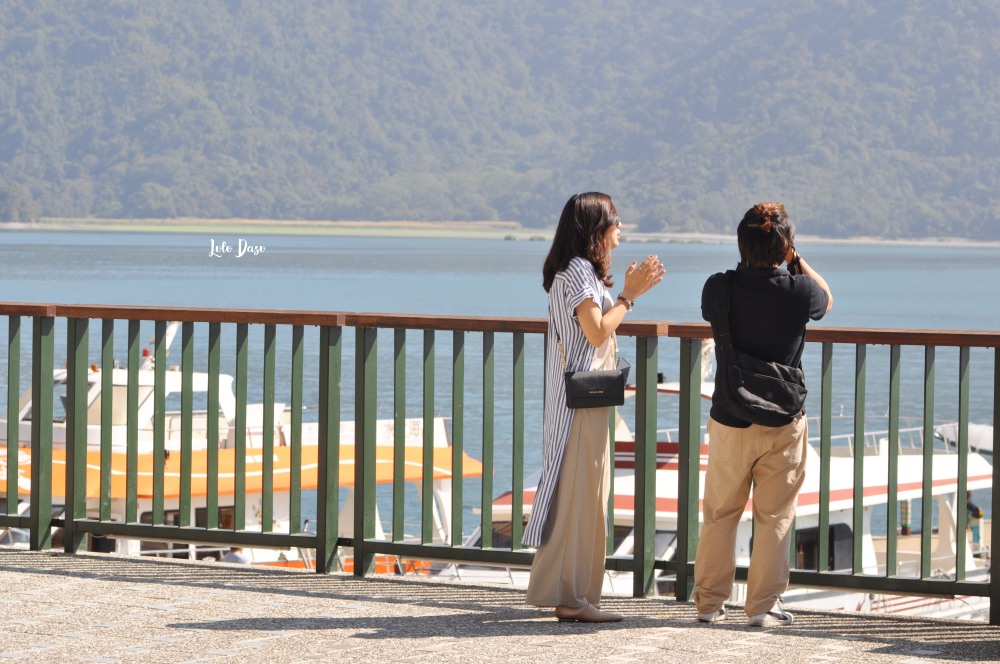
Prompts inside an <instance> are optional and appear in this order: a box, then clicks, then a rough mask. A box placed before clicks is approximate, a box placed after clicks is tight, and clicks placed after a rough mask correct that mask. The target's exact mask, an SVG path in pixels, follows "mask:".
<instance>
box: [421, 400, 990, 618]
mask: <svg viewBox="0 0 1000 664" xmlns="http://www.w3.org/2000/svg"><path fill="white" fill-rule="evenodd" d="M712 388H713V386H712V385H710V384H703V388H702V392H703V394H702V396H703V397H705V398H710V397H711V392H712ZM677 389H678V385H677V384H676V383H673V384H671V383H660V384H659V386H658V391H659V392H661V393H668V394H676V393H677ZM703 431H704V429H703ZM810 431H811V432H813V433H815V432H818V431H819V427H818V424H817V423H815V422H810ZM661 433H663V432H661ZM666 433H667V435H666V437H667V441H661V442H659V443H658V444H657V455H656V517H655V518H656V535H655V544H654V549H655V555H656V557H657V558H658V559H661V560H665V561H670V560H673V559H674V555H675V548H676V532H677V505H678V502H677V501H678V443H677V442H671V438H672V439H673V441H676V437H675V434H676V432H666ZM616 436H617V442H616V444H615V452H614V457H615V465H614V468H615V470H614V484H613V486H614V493H615V499H614V549H615V550H614V554H613V555H615V556H631V555H632V553H633V523H634V509H633V508H634V499H635V493H634V491H635V473H634V463H635V457H634V439H633V438H632V435H631V433H630V432H629V429H628V427H627V426H626V424H625V423H624V422H623V421H622V419H621V417H620V416H617V427H616ZM702 437H703V440H704V441H705V442H704V443H703V444H702V446H701V450H700V452H701V459H700V487H701V488H702V489H703V488H704V483H705V471H706V469H707V467H708V444H707V442H708V441H707V435H704V434H703V436H702ZM921 440H922V431H920V430H919V429H903V430H901V431H900V441H901V442H900V444H899V457H898V469H899V470H898V488H897V500H898V501H899V502H900V503H903V504H906V505H907V506H910V505H911V503H912V501H914V500H918V499H919V498H920V496H921V487H922V479H923V461H922V448H921V446H920V441H921ZM810 442H811V444H810V445H809V451H808V458H807V462H806V480H805V484H804V486H803V488H802V490H801V492H800V493H799V497H798V505H797V513H796V533H797V539H796V556H795V559H794V560H793V561H792V567H793V569H796V568H797V569H805V570H808V569H813V570H815V569H816V566H817V559H818V532H819V516H820V498H821V496H820V456H819V453H818V452H817V449H818V444H819V441H818V437H816V436H813V437H811V438H810ZM856 452H857V453H862V454H863V455H864V460H863V466H864V470H863V472H864V481H865V488H864V492H863V502H864V511H863V520H862V528H863V530H862V532H861V538H862V546H861V550H862V560H861V567H862V569H863V573H865V574H875V575H884V574H885V555H884V551H885V533H884V528H885V525H884V519H885V517H884V510H885V509H886V507H887V501H888V498H889V494H888V484H889V482H888V466H889V464H888V458H889V445H888V433H887V432H878V431H871V432H869V433H867V434H866V436H865V440H864V442H863V444H862V445H860V446H855V445H854V441H853V436H851V435H843V436H835V437H834V441H833V445H832V453H831V459H830V483H831V486H830V491H829V528H830V530H829V534H830V536H829V555H830V562H831V568H832V569H834V570H846V571H848V572H850V570H851V568H852V564H853V561H852V556H853V477H854V455H855V453H856ZM958 470H959V467H958V455H957V454H956V453H954V452H953V451H950V450H948V449H947V448H946V447H943V448H942V449H940V450H935V452H934V455H933V477H932V493H933V495H934V498H935V500H936V502H937V514H938V520H937V530H936V531H935V533H934V536H933V540H932V548H933V551H932V559H933V562H932V569H933V575H934V576H935V577H940V578H947V577H948V576H949V575H953V574H954V571H955V551H956V544H955V542H956V523H957V518H956V514H957V511H958V510H964V509H965V507H966V501H965V497H964V496H963V497H962V498H961V500H959V499H958V498H957V496H956V491H957V487H958V481H957V479H958ZM539 475H540V473H536V474H535V475H533V476H532V477H531V478H529V479H527V480H526V481H525V489H524V496H523V505H524V508H523V510H524V515H525V520H527V516H528V515H529V514H530V513H531V505H532V500H533V498H534V495H535V490H536V487H537V482H538V478H539ZM992 476H993V468H992V466H991V465H990V463H989V462H988V461H987V460H986V459H984V458H983V457H982V456H981V455H980V454H977V453H971V454H970V455H969V458H968V473H967V488H968V490H969V491H973V490H977V489H989V488H990V487H991V486H992ZM511 498H512V496H511V494H510V493H509V492H508V493H505V494H503V495H501V496H499V497H498V498H497V499H496V500H495V501H494V503H493V528H494V532H493V542H494V543H495V544H494V545H495V546H497V545H498V544H496V543H498V542H510V540H511V527H510V522H511V502H512V501H511ZM751 506H752V496H751V501H750V502H748V504H747V507H746V509H745V511H744V513H743V516H742V519H741V521H740V524H739V528H738V532H737V544H736V561H737V565H739V566H746V565H748V564H749V561H750V544H751V536H752V521H753V514H752V507H751ZM892 508H893V509H895V505H893V506H892ZM877 510H878V511H881V512H882V513H883V516H882V517H881V520H882V524H881V527H873V515H874V514H875V513H876V511H877ZM699 518H700V513H699ZM985 527H986V530H985V532H984V533H983V534H982V540H981V541H983V542H986V541H989V531H988V528H989V524H986V526H985ZM880 531H881V532H880ZM958 536H960V537H966V538H967V537H968V534H967V533H960V534H958ZM480 542H481V534H480V533H479V531H478V530H477V531H476V532H474V533H473V534H472V535H471V536H470V537H469V538H468V539H467V540H466V546H470V547H478V546H480ZM966 542H967V543H966V547H965V561H964V562H965V566H964V569H965V570H966V578H967V579H968V580H976V579H985V578H986V574H987V573H988V565H989V563H988V556H989V553H990V552H989V551H988V550H986V549H985V548H983V547H981V546H974V545H973V544H972V543H971V542H969V541H968V539H967V540H966ZM897 560H898V568H897V571H896V574H897V575H899V576H913V577H916V576H918V575H919V569H920V553H919V536H914V535H910V536H900V537H899V539H898V555H897ZM434 570H435V572H436V573H437V574H438V576H439V577H440V578H441V579H442V580H444V579H452V580H459V581H465V582H479V583H504V584H510V585H513V586H515V587H526V586H527V582H528V577H529V570H528V569H527V568H523V567H505V568H497V567H488V566H479V565H475V566H473V565H455V564H448V565H443V564H438V565H436V566H435V568H434ZM656 581H657V583H656V589H657V592H659V593H663V594H672V593H673V590H674V582H673V577H672V575H668V574H667V573H665V572H658V576H657V579H656ZM604 592H606V593H618V594H622V593H627V594H630V593H631V592H632V575H631V573H629V572H612V571H609V572H607V573H606V575H605V587H604ZM745 594H746V586H745V584H742V583H737V584H736V587H735V589H734V592H733V596H732V597H731V600H732V601H734V602H739V603H742V601H743V600H744V599H745ZM783 601H784V602H785V604H786V605H787V606H788V607H789V608H794V607H796V606H798V607H808V608H817V609H827V610H840V609H844V610H851V611H874V612H879V613H904V614H910V615H924V616H937V617H953V618H976V619H985V618H986V617H987V614H988V607H989V604H988V599H987V598H981V597H963V598H934V597H927V598H924V597H902V596H891V595H884V594H879V593H867V592H858V591H850V590H833V589H811V588H796V587H793V588H790V589H789V591H788V592H787V593H786V594H785V595H784V596H783Z"/></svg>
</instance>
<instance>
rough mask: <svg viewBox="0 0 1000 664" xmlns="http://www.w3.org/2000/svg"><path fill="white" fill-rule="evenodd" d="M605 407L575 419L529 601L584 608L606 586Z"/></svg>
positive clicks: (533, 572) (534, 567)
mask: <svg viewBox="0 0 1000 664" xmlns="http://www.w3.org/2000/svg"><path fill="white" fill-rule="evenodd" d="M608 415H609V411H608V409H607V408H582V409H580V410H577V411H576V412H575V413H574V414H573V425H572V427H571V428H570V432H569V439H568V440H567V441H566V455H565V456H564V457H563V462H562V467H561V468H560V470H559V486H558V487H557V488H556V495H555V498H554V500H553V502H552V505H551V507H550V508H549V515H548V518H547V519H546V520H545V528H544V529H543V530H542V545H541V546H540V547H538V551H536V552H535V560H534V563H533V564H532V566H531V579H530V580H529V582H528V593H527V602H528V604H532V605H534V606H567V607H572V608H584V607H585V606H587V604H588V603H589V604H600V602H601V589H602V588H603V587H604V560H605V554H606V551H605V546H606V542H607V532H606V527H607V526H606V514H607V504H608V493H609V491H610V481H609V472H610V471H609V466H608V464H609V456H610V455H609V445H608Z"/></svg>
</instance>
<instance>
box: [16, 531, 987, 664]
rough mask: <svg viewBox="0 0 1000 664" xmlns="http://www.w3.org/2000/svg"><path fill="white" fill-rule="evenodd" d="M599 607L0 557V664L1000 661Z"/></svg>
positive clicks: (847, 633)
mask: <svg viewBox="0 0 1000 664" xmlns="http://www.w3.org/2000/svg"><path fill="white" fill-rule="evenodd" d="M604 605H605V606H606V608H608V609H610V610H613V611H617V612H620V613H623V614H625V616H626V619H625V621H624V622H622V623H617V624H613V625H584V624H579V623H560V622H557V621H556V620H555V619H554V618H553V615H552V613H551V611H548V612H546V611H539V610H536V609H533V608H530V607H527V606H525V604H524V595H523V593H522V592H520V591H516V590H510V589H506V588H495V587H484V586H468V585H450V584H448V585H446V584H438V583H431V582H426V581H419V580H413V579H410V578H407V579H403V578H398V577H397V578H392V577H379V578H367V579H356V578H354V577H352V576H345V575H332V576H319V575H316V574H312V573H305V572H301V571H299V572H295V571H289V570H277V569H259V568H250V567H246V566H234V565H222V564H219V563H194V562H187V561H166V560H155V559H135V558H123V557H116V556H108V555H98V554H81V555H76V556H71V555H66V554H63V553H49V552H28V551H23V550H18V549H10V548H2V547H0V664H2V662H4V661H23V662H121V663H123V664H124V663H126V662H144V663H145V662H218V663H223V662H310V661H324V662H342V661H351V662H354V661H371V662H410V661H414V662H419V661H426V662H464V663H468V662H517V661H524V662H540V661H544V662H548V661H559V662H691V663H700V662H732V663H734V664H747V663H750V662H768V663H771V662H856V661H861V660H863V661H866V662H894V663H898V664H902V663H906V664H915V663H918V662H968V661H998V660H1000V628H997V627H990V626H988V625H985V624H983V623H961V622H945V621H930V620H916V619H904V618H871V617H865V616H860V615H856V614H843V613H822V612H803V611H800V612H796V619H795V625H793V626H792V627H788V628H781V629H771V630H765V629H760V628H752V627H748V626H747V625H746V624H745V622H743V621H739V620H735V619H733V620H731V621H730V622H729V623H720V624H717V625H702V624H699V623H697V622H695V620H694V618H695V613H694V609H693V607H692V605H690V604H685V603H678V602H675V601H672V600H664V599H643V600H634V599H631V598H608V599H606V600H605V601H604ZM737 614H738V615H742V612H741V611H739V610H737V611H734V612H731V615H734V616H735V615H737Z"/></svg>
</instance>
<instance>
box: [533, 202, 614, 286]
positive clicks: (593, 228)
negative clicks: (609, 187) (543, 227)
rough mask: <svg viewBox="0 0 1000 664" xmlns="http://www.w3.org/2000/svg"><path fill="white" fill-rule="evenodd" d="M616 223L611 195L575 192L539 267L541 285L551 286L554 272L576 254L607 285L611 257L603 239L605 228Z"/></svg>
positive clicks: (609, 276)
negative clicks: (588, 264)
mask: <svg viewBox="0 0 1000 664" xmlns="http://www.w3.org/2000/svg"><path fill="white" fill-rule="evenodd" d="M617 224H618V210H616V209H615V204H614V203H612V202H611V197H610V196H608V195H607V194H601V193H598V192H594V191H591V192H587V193H585V194H577V195H575V196H573V198H571V199H569V201H567V202H566V205H565V207H563V211H562V216H560V217H559V225H558V226H556V234H555V236H554V237H553V238H552V248H551V249H549V255H548V257H547V258H546V259H545V265H544V266H543V267H542V287H543V288H544V289H545V292H546V293H547V292H549V289H550V288H552V281H553V280H554V279H555V278H556V274H558V273H559V272H562V271H563V270H565V269H566V267H567V266H568V265H569V262H570V259H572V258H575V257H576V256H580V257H581V258H585V259H587V260H588V261H590V262H591V264H593V266H594V270H595V271H596V272H597V278H598V279H600V280H601V281H603V282H604V285H605V286H608V287H609V288H610V287H611V286H612V285H613V284H614V282H613V281H612V280H611V275H609V274H608V269H609V268H610V267H611V256H610V253H609V251H608V247H607V244H606V242H605V238H606V236H607V233H608V230H609V229H610V228H612V227H613V226H615V225H617Z"/></svg>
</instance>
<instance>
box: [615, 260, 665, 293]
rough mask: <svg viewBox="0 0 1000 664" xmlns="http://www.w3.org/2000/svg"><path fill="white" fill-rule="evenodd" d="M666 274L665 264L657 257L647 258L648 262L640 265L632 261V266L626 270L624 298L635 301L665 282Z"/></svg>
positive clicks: (645, 261) (623, 289)
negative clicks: (664, 276)
mask: <svg viewBox="0 0 1000 664" xmlns="http://www.w3.org/2000/svg"><path fill="white" fill-rule="evenodd" d="M666 273H667V270H666V268H665V267H663V263H661V262H660V259H659V258H658V257H657V256H655V255H652V254H651V255H649V256H647V257H646V260H644V261H642V263H640V264H636V261H632V264H631V265H629V266H628V269H626V270H625V287H624V288H622V297H624V298H625V299H628V300H633V301H634V300H635V299H636V298H638V297H639V296H640V295H642V294H643V293H645V292H646V291H648V290H649V289H650V288H652V287H653V286H655V285H656V284H658V283H660V282H661V281H663V275H665V274H666Z"/></svg>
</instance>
